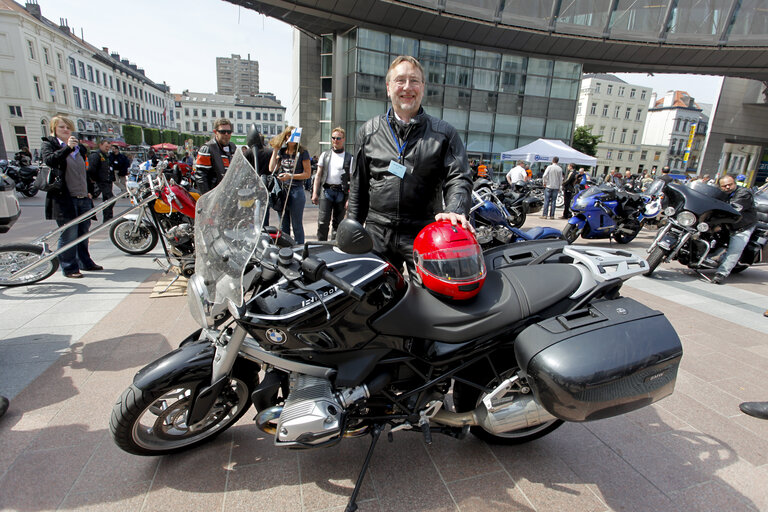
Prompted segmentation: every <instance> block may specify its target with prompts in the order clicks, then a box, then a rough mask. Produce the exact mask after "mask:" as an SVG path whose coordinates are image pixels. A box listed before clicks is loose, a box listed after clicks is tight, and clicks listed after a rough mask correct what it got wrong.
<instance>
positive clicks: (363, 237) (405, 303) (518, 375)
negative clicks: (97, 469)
mask: <svg viewBox="0 0 768 512" xmlns="http://www.w3.org/2000/svg"><path fill="white" fill-rule="evenodd" d="M267 205H268V197H267V191H266V189H265V188H264V185H263V183H262V181H261V180H260V179H259V177H258V176H257V174H256V172H255V171H254V169H253V168H252V167H251V166H250V165H249V164H248V163H247V162H246V160H245V159H244V158H243V156H242V154H241V153H240V152H237V154H236V155H235V157H234V159H233V161H232V163H231V165H230V168H229V170H228V171H227V173H226V175H225V177H224V180H223V181H222V183H221V184H220V185H219V186H218V187H217V188H215V189H214V190H213V191H211V192H209V193H207V194H204V195H203V196H202V197H201V198H200V200H199V201H198V204H197V218H196V220H195V247H196V272H195V274H194V275H193V276H192V278H191V279H190V281H189V287H188V301H189V302H188V304H189V308H190V311H191V313H192V315H193V317H194V318H195V319H196V320H197V321H198V322H199V323H200V326H201V330H199V331H197V332H195V333H193V334H192V335H190V336H189V337H188V338H187V339H185V340H184V341H183V342H182V343H181V346H180V347H179V348H178V349H176V350H174V351H172V352H171V353H169V354H167V355H165V356H163V357H161V358H160V359H158V360H157V361H155V362H153V363H151V364H149V365H148V366H146V367H145V368H143V369H142V370H140V371H139V372H138V373H137V374H136V376H135V377H134V380H133V383H132V384H131V385H130V386H129V387H128V389H126V390H125V392H124V393H123V394H122V396H121V397H120V398H119V399H118V401H117V403H116V405H115V407H114V409H113V412H112V417H111V420H110V430H111V432H112V435H113V437H114V440H115V442H116V443H117V445H118V446H119V447H120V448H122V449H123V450H125V451H127V452H130V453H134V454H138V455H161V454H167V453H173V452H177V451H181V450H187V449H190V448H193V447H195V446H197V445H199V444H201V443H203V442H205V441H208V440H210V439H211V438H213V437H214V436H216V435H217V434H220V433H221V432H223V431H224V430H225V429H227V428H228V427H230V426H231V425H233V424H234V423H235V422H236V421H237V420H238V419H239V418H240V417H241V416H243V414H245V413H246V411H248V410H249V408H250V407H251V406H252V405H253V407H254V408H255V410H256V417H255V420H254V423H255V425H254V428H260V429H261V430H263V431H264V432H265V433H267V434H268V435H270V436H272V438H273V439H274V443H275V445H277V446H282V447H286V448H293V449H298V448H318V447H331V446H334V445H336V444H337V443H340V442H342V441H343V440H344V438H347V437H355V436H363V435H370V436H371V446H370V449H369V452H368V456H367V457H366V460H365V461H364V462H363V466H362V468H361V471H360V475H359V477H358V480H357V483H356V486H355V488H354V490H353V492H352V495H351V497H350V501H349V504H348V506H347V510H348V511H354V510H356V508H357V506H356V498H357V494H358V492H359V490H360V486H361V483H362V480H363V477H364V474H365V471H366V469H367V467H368V464H369V462H370V457H371V453H372V451H373V449H374V447H375V445H376V442H377V440H378V439H379V437H380V435H381V433H382V432H384V431H385V430H386V429H387V428H389V433H393V432H395V431H401V430H403V431H415V432H417V433H419V435H421V436H423V438H424V441H425V442H426V443H430V442H431V441H432V436H433V435H435V434H438V433H441V434H447V435H450V436H454V437H457V438H463V437H464V436H465V435H466V434H467V433H468V432H470V431H471V432H472V433H473V434H475V435H477V436H479V437H481V438H483V439H486V440H488V441H491V442H499V443H521V442H525V441H530V440H532V439H536V438H538V437H541V436H544V435H546V434H548V433H549V432H552V431H553V430H555V429H556V428H557V427H558V426H559V425H560V424H562V422H563V421H588V420H594V419H599V418H607V417H611V416H615V415H619V414H624V413H626V412H629V411H632V410H634V409H638V408H640V407H644V406H646V405H649V404H651V403H653V402H655V401H657V400H659V399H661V398H663V397H665V396H667V395H669V394H670V393H672V391H673V388H674V384H675V380H676V375H677V369H678V366H679V363H680V360H681V357H682V347H681V345H680V340H679V338H678V336H677V334H676V333H675V331H674V329H673V328H672V326H671V325H670V323H669V322H668V321H667V319H666V318H665V317H664V315H663V314H662V313H660V312H658V311H654V310H651V309H649V308H647V307H646V306H644V305H642V304H640V303H638V302H636V301H634V300H632V299H629V298H624V297H621V296H620V294H619V290H620V288H621V285H622V282H623V280H625V279H627V278H628V277H630V276H632V275H635V274H637V273H640V272H644V271H645V270H646V269H647V265H646V263H645V260H643V259H641V258H636V257H633V256H632V255H631V254H629V253H626V252H624V251H610V250H604V249H590V248H581V249H579V248H574V247H565V246H564V244H562V243H560V244H559V245H560V248H559V249H553V250H554V251H562V253H561V254H558V255H555V256H556V257H555V258H554V260H555V261H556V262H553V263H545V264H535V262H534V261H531V263H534V264H530V265H526V266H515V265H514V264H513V263H508V262H511V261H513V260H514V258H511V257H509V258H508V257H507V255H501V254H499V252H500V251H501V249H497V250H494V251H493V252H494V254H495V255H496V256H497V257H494V258H493V259H492V262H491V265H492V266H491V268H488V270H487V274H486V278H485V282H484V285H483V286H482V288H481V289H480V291H479V293H478V294H477V295H476V296H475V297H474V298H472V299H470V300H469V301H466V302H447V301H444V300H442V299H440V298H438V297H436V296H434V295H432V294H431V293H430V292H429V291H428V290H426V289H425V288H424V287H422V286H421V285H419V284H414V283H412V282H409V281H407V280H405V279H404V278H403V276H402V275H401V274H400V272H399V271H398V270H397V269H395V268H394V267H392V266H391V265H390V264H389V263H387V262H386V261H384V260H383V259H382V258H381V257H379V256H378V255H377V254H375V253H373V252H371V247H372V243H371V239H370V236H368V234H367V232H366V231H365V230H364V228H363V227H362V226H361V225H360V224H358V223H356V222H354V221H352V220H346V221H344V222H342V224H341V225H340V226H339V229H338V232H337V241H336V242H335V244H337V245H335V244H330V243H311V242H308V243H306V244H305V245H304V246H295V247H293V248H286V247H283V248H278V247H277V246H276V245H274V244H273V243H272V240H271V238H270V237H269V236H268V235H266V234H264V233H262V230H261V226H262V220H263V217H264V214H265V212H266V209H267ZM532 243H534V244H537V243H538V244H541V243H542V242H532ZM523 245H524V244H512V245H510V246H509V247H508V248H506V250H507V251H513V250H514V249H515V248H516V247H517V246H523ZM563 247H564V248H563ZM502 256H503V257H502ZM550 256H552V254H550V253H544V254H542V255H540V257H538V258H536V261H545V260H546V261H549V260H550ZM479 261H480V262H482V261H483V260H482V258H481V259H479ZM438 266H439V265H438ZM260 372H263V373H261V374H260ZM260 375H261V376H260ZM451 392H452V396H453V401H452V403H451V401H450V400H446V397H448V396H449V395H450V394H451Z"/></svg>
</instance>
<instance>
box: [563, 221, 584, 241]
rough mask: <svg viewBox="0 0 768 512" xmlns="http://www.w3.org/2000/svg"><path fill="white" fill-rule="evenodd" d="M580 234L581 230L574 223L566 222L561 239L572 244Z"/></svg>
mask: <svg viewBox="0 0 768 512" xmlns="http://www.w3.org/2000/svg"><path fill="white" fill-rule="evenodd" d="M580 234H581V230H580V229H579V228H577V227H576V224H570V223H568V224H566V225H565V228H564V229H563V239H564V240H565V241H566V242H568V244H572V243H573V242H575V241H576V239H577V238H579V235H580Z"/></svg>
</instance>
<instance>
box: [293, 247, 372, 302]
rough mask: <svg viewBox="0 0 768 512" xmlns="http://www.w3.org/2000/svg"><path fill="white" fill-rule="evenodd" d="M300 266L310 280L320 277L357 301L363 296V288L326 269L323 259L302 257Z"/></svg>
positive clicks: (316, 279)
mask: <svg viewBox="0 0 768 512" xmlns="http://www.w3.org/2000/svg"><path fill="white" fill-rule="evenodd" d="M301 268H302V270H303V271H304V275H305V276H306V278H307V279H309V280H310V281H318V280H320V279H323V280H325V281H328V282H329V283H330V284H332V285H334V286H335V287H336V288H338V289H339V290H341V291H342V292H344V293H345V294H347V295H349V296H350V297H352V298H353V299H355V300H356V301H358V302H360V301H361V300H363V297H364V296H365V293H364V292H363V290H361V289H360V288H358V287H357V286H354V285H353V284H351V283H348V282H347V281H345V280H344V279H342V278H340V277H339V276H337V275H336V274H334V273H333V272H332V271H330V270H328V267H327V266H326V264H325V262H324V261H323V260H320V259H317V258H312V257H308V258H304V259H302V260H301Z"/></svg>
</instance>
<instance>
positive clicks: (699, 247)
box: [645, 180, 768, 276]
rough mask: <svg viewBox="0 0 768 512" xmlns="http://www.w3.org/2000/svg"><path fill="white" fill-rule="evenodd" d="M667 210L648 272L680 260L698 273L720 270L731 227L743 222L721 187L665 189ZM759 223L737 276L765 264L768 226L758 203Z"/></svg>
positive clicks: (701, 184) (650, 250)
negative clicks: (751, 267) (763, 262)
mask: <svg viewBox="0 0 768 512" xmlns="http://www.w3.org/2000/svg"><path fill="white" fill-rule="evenodd" d="M664 191H665V196H666V201H667V202H668V204H669V206H667V208H666V210H665V213H666V216H667V224H666V225H665V226H664V227H663V228H661V229H660V230H659V232H658V234H657V235H656V238H655V239H654V241H653V243H652V244H651V246H650V247H649V248H648V250H647V252H648V253H649V254H648V271H647V272H646V273H645V275H647V276H650V275H651V274H653V272H654V271H655V270H656V268H657V267H658V266H659V265H660V264H661V262H662V261H672V260H678V261H679V262H680V263H682V264H683V265H686V266H687V267H688V268H690V269H693V270H695V271H700V270H706V269H716V268H717V267H718V266H720V263H721V262H722V260H723V258H725V253H726V251H727V250H728V243H729V241H730V237H731V230H730V229H729V226H730V225H732V224H733V223H734V222H736V221H738V220H739V218H741V214H740V213H739V212H738V211H737V210H736V209H735V208H734V207H733V206H731V205H730V204H729V203H728V202H727V199H726V196H725V194H724V193H723V192H722V191H721V190H720V189H719V188H717V187H714V186H712V185H707V184H706V183H704V182H703V181H700V180H699V181H694V182H693V183H691V184H689V185H681V184H678V183H670V184H669V185H667V186H666V187H665V188H664ZM758 197H762V196H760V192H758V196H756V201H755V202H756V205H757V208H758V222H757V226H756V227H755V230H754V231H753V232H752V236H751V237H750V239H749V243H747V246H746V247H745V248H744V250H743V251H742V253H741V257H740V258H739V262H738V263H737V264H736V266H735V267H734V268H733V270H732V271H731V272H732V273H734V274H736V273H739V272H742V271H744V270H746V269H747V268H749V266H750V265H754V264H755V263H759V262H761V261H764V258H763V249H764V248H765V246H766V243H768V224H766V222H765V221H764V220H760V219H761V218H762V219H766V217H765V214H763V216H762V217H760V214H761V212H760V208H762V209H763V210H768V208H766V206H762V207H761V206H760V201H761V200H764V199H757V198H758Z"/></svg>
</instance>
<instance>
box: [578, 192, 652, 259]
mask: <svg viewBox="0 0 768 512" xmlns="http://www.w3.org/2000/svg"><path fill="white" fill-rule="evenodd" d="M663 185H664V182H662V181H661V180H658V183H656V182H654V183H653V184H652V185H651V187H649V189H648V190H647V191H646V192H644V193H642V194H636V193H634V192H629V191H626V190H623V189H620V188H616V187H614V186H613V185H612V184H603V185H600V186H597V187H590V188H588V189H586V190H583V191H581V192H579V193H578V194H577V195H576V197H574V198H573V203H572V205H571V212H572V213H573V216H572V217H571V218H570V220H568V224H567V225H566V226H565V229H564V230H563V237H564V238H565V240H566V241H567V242H568V243H569V244H571V243H573V242H574V241H575V240H576V239H577V238H578V237H579V235H581V236H582V237H583V238H586V239H593V238H612V239H614V240H616V242H617V243H620V244H628V243H629V242H631V241H632V240H634V239H635V237H636V236H637V234H638V233H639V232H640V230H641V229H643V225H644V224H645V222H646V221H647V220H648V219H654V218H656V217H658V216H659V214H660V213H661V209H662V208H661V197H660V196H661V189H662V188H663Z"/></svg>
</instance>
